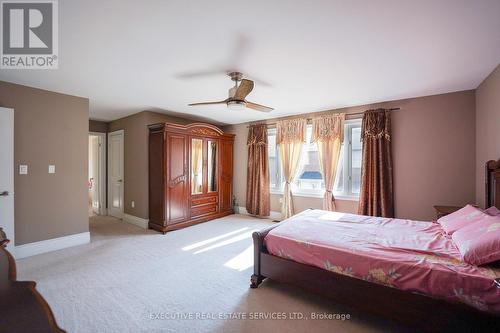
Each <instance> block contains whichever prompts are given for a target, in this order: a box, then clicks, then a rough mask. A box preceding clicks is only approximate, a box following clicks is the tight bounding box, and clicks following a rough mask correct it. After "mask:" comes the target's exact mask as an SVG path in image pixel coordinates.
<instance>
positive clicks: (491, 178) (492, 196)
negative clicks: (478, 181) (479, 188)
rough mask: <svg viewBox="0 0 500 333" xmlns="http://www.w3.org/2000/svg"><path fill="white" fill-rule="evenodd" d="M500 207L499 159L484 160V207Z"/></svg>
mask: <svg viewBox="0 0 500 333" xmlns="http://www.w3.org/2000/svg"><path fill="white" fill-rule="evenodd" d="M491 206H496V207H497V208H499V209H500V159H499V160H498V161H494V160H491V161H488V162H486V207H485V208H488V207H491Z"/></svg>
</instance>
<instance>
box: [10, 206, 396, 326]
mask: <svg viewBox="0 0 500 333" xmlns="http://www.w3.org/2000/svg"><path fill="white" fill-rule="evenodd" d="M271 223H272V222H270V221H268V220H259V219H255V218H252V217H248V216H242V215H232V216H228V217H225V218H221V219H218V220H214V221H210V222H207V223H203V224H199V225H196V226H193V227H189V228H185V229H182V230H178V231H174V232H171V233H168V234H167V235H162V234H159V233H156V232H153V231H145V230H143V229H140V228H138V227H135V226H133V225H129V224H127V223H124V222H121V221H120V220H116V219H113V218H109V217H93V218H91V223H90V231H91V243H90V244H88V245H83V246H78V247H73V248H69V249H65V250H61V251H56V252H51V253H46V254H42V255H38V256H34V257H30V258H26V259H21V260H19V261H18V271H19V276H18V278H19V279H20V280H34V281H37V284H38V290H39V291H40V292H41V293H42V294H43V295H44V296H45V298H46V299H47V301H48V303H49V304H50V305H51V307H52V309H53V311H54V314H55V316H56V319H57V322H58V323H59V325H60V326H61V327H62V328H64V329H66V330H67V331H68V332H376V331H385V332H387V331H394V330H396V326H393V325H392V324H390V323H389V322H385V321H383V320H381V319H378V318H370V317H368V316H366V315H361V314H356V313H352V312H349V310H346V309H343V308H341V307H340V306H338V305H336V304H335V302H334V301H333V300H330V299H325V298H322V297H320V296H316V295H311V294H308V293H305V292H302V291H300V290H299V289H297V288H294V287H289V286H285V285H282V284H278V283H275V282H273V281H265V282H264V283H263V284H262V285H261V287H259V288H258V289H250V288H249V279H250V275H251V274H252V269H253V268H252V260H253V258H252V255H253V249H252V240H251V233H252V231H254V230H258V229H260V228H263V227H265V226H267V225H269V224H271ZM256 312H262V313H260V314H259V313H256ZM278 313H280V314H281V315H279V316H283V315H286V316H287V319H286V320H284V319H268V320H255V319H240V318H241V317H242V316H245V315H246V316H247V317H250V316H252V317H256V316H259V315H260V316H270V315H274V316H278ZM291 313H299V314H298V315H296V316H300V314H302V315H304V316H310V315H311V314H312V313H332V314H333V313H344V314H345V313H350V315H351V319H350V320H344V321H342V320H307V321H305V320H293V319H290V316H291ZM230 315H231V316H233V318H231V319H228V318H223V319H220V317H219V316H221V317H227V316H230Z"/></svg>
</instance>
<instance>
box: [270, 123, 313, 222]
mask: <svg viewBox="0 0 500 333" xmlns="http://www.w3.org/2000/svg"><path fill="white" fill-rule="evenodd" d="M306 123H307V120H306V119H304V118H300V119H291V120H281V121H278V122H277V123H276V144H278V145H279V152H280V159H281V165H282V167H283V176H284V178H285V189H284V192H283V205H282V207H281V213H282V215H283V218H285V219H286V218H289V217H290V216H292V215H293V214H294V210H293V198H292V187H291V184H292V182H293V180H294V178H295V175H296V173H297V169H298V167H299V162H300V157H301V154H302V146H303V145H304V141H305V138H306V137H305V133H306Z"/></svg>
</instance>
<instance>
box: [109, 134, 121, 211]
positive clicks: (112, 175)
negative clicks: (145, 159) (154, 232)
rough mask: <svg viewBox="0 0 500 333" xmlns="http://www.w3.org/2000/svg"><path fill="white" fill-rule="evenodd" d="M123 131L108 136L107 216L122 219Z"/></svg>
mask: <svg viewBox="0 0 500 333" xmlns="http://www.w3.org/2000/svg"><path fill="white" fill-rule="evenodd" d="M123 139H124V133H123V130H120V131H116V132H112V133H109V134H108V214H109V215H111V216H114V217H118V218H122V217H123V188H124V179H123V148H124V146H123Z"/></svg>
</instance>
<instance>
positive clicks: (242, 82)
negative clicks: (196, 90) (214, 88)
mask: <svg viewBox="0 0 500 333" xmlns="http://www.w3.org/2000/svg"><path fill="white" fill-rule="evenodd" d="M227 75H228V76H229V77H230V78H231V80H233V81H234V87H232V88H231V89H229V92H228V95H229V96H228V98H226V99H225V100H223V101H218V102H203V103H191V104H189V106H196V105H214V104H226V105H227V107H228V108H229V109H231V110H243V109H245V108H246V107H247V108H249V109H252V110H256V111H262V112H270V111H272V110H274V109H273V108H270V107H268V106H265V105H260V104H257V103H253V102H249V101H247V100H246V99H245V98H246V97H247V96H248V94H250V92H251V91H252V89H253V86H254V84H253V81H252V80H247V79H244V78H243V74H242V73H240V72H230V73H228V74H227Z"/></svg>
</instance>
